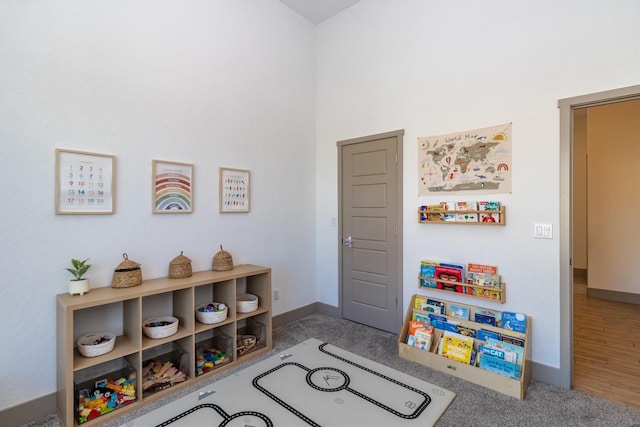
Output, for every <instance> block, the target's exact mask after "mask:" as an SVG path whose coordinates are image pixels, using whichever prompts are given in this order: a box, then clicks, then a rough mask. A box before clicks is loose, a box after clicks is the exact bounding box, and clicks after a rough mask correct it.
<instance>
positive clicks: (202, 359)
mask: <svg viewBox="0 0 640 427" xmlns="http://www.w3.org/2000/svg"><path fill="white" fill-rule="evenodd" d="M228 362H231V359H230V358H228V357H227V354H226V353H225V352H224V351H222V350H219V349H217V348H215V347H212V348H207V349H206V350H204V351H198V354H197V356H196V373H197V374H198V375H202V374H206V373H207V372H209V371H212V370H213V369H215V368H216V367H219V366H221V365H224V364H225V363H228Z"/></svg>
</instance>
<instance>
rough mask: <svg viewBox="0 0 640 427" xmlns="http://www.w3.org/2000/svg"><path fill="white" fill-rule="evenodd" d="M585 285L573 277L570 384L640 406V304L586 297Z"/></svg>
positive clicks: (604, 396)
mask: <svg viewBox="0 0 640 427" xmlns="http://www.w3.org/2000/svg"><path fill="white" fill-rule="evenodd" d="M582 282H584V280H582ZM586 289H587V287H586V284H585V283H579V281H574V295H573V298H574V300H573V360H574V365H573V369H574V370H573V388H575V389H576V390H580V391H584V392H585V393H589V394H591V395H594V396H598V397H602V398H604V399H608V400H612V401H616V402H620V403H623V404H626V405H630V406H634V407H639V408H640V305H636V304H625V303H620V302H614V301H607V300H601V299H596V298H589V297H588V296H587V292H586Z"/></svg>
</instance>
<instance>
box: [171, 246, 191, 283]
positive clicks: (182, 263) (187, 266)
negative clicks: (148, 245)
mask: <svg viewBox="0 0 640 427" xmlns="http://www.w3.org/2000/svg"><path fill="white" fill-rule="evenodd" d="M182 253H183V251H180V255H178V256H177V257H175V258H174V259H172V260H171V262H170V263H169V279H183V278H185V277H191V275H192V274H193V272H192V271H191V260H190V259H189V258H187V257H186V256H184V255H182Z"/></svg>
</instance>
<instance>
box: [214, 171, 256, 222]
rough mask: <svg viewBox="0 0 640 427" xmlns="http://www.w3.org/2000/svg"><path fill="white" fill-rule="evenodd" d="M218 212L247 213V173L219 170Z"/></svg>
mask: <svg viewBox="0 0 640 427" xmlns="http://www.w3.org/2000/svg"><path fill="white" fill-rule="evenodd" d="M219 171H220V178H219V184H220V185H219V187H220V188H219V192H218V193H219V199H220V200H219V202H220V212H223V213H234V212H235V213H237V212H249V171H248V170H244V169H231V168H220V169H219Z"/></svg>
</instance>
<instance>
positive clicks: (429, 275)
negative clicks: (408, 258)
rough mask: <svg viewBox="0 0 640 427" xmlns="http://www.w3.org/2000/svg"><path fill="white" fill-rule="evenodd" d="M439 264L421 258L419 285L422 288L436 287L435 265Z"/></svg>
mask: <svg viewBox="0 0 640 427" xmlns="http://www.w3.org/2000/svg"><path fill="white" fill-rule="evenodd" d="M438 264H440V263H439V262H436V261H430V260H422V261H420V286H421V287H423V288H437V287H438V285H437V283H436V281H435V280H429V279H435V278H436V266H437V265H438Z"/></svg>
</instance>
